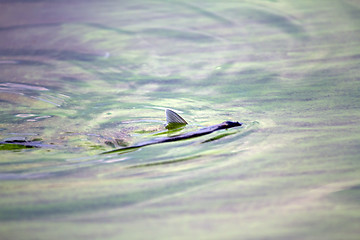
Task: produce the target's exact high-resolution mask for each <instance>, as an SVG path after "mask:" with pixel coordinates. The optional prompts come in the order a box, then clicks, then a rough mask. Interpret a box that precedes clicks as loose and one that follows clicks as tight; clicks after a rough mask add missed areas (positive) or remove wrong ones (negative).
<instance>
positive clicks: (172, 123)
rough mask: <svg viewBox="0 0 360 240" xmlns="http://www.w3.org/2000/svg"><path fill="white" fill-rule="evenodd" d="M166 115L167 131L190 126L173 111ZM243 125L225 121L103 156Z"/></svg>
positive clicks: (159, 138) (166, 110)
mask: <svg viewBox="0 0 360 240" xmlns="http://www.w3.org/2000/svg"><path fill="white" fill-rule="evenodd" d="M165 114H166V123H167V125H166V128H167V129H174V128H175V127H183V126H185V125H187V124H188V123H187V122H186V121H185V119H183V118H182V117H181V116H180V115H179V114H177V113H176V112H174V111H173V110H170V109H165ZM242 125H243V124H242V123H240V122H233V121H225V122H222V123H219V124H216V125H213V126H209V127H205V128H201V129H199V130H197V131H193V132H188V133H184V134H180V135H175V136H169V137H158V138H154V139H151V140H148V141H144V142H140V143H137V144H135V145H133V146H129V147H123V148H118V149H114V150H111V151H106V152H103V153H102V154H110V153H120V152H124V151H128V150H135V149H138V148H141V147H145V146H149V145H154V144H159V143H166V142H175V141H181V140H186V139H191V138H196V137H200V136H203V135H207V134H210V133H212V132H215V131H218V130H222V129H229V128H233V127H240V126H242Z"/></svg>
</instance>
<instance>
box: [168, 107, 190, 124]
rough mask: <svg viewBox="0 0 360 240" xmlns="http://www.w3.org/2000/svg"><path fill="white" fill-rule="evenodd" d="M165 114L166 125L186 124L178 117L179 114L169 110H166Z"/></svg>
mask: <svg viewBox="0 0 360 240" xmlns="http://www.w3.org/2000/svg"><path fill="white" fill-rule="evenodd" d="M165 113H166V123H167V124H171V123H177V124H188V123H187V122H186V121H185V120H184V119H183V118H182V117H180V115H179V114H177V113H176V112H174V111H172V110H170V109H166V110H165Z"/></svg>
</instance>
